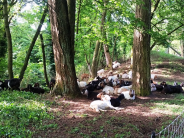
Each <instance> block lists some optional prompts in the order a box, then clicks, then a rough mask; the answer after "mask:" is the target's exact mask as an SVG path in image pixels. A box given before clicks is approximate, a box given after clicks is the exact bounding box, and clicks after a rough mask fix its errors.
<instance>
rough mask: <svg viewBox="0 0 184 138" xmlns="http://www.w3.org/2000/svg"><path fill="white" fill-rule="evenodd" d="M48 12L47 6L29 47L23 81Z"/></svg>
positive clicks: (20, 76) (22, 69) (21, 77)
mask: <svg viewBox="0 0 184 138" xmlns="http://www.w3.org/2000/svg"><path fill="white" fill-rule="evenodd" d="M47 12H48V7H47V6H46V7H45V10H44V12H43V15H42V18H41V20H40V24H39V26H38V28H37V31H36V33H35V35H34V37H33V39H32V42H31V44H30V47H29V49H28V52H27V55H26V58H25V61H24V65H23V66H22V68H21V71H20V75H19V78H20V79H23V76H24V73H25V70H26V68H27V65H28V61H29V58H30V55H31V51H32V49H33V47H34V44H35V42H36V40H37V38H38V35H39V34H40V30H41V28H42V25H43V22H44V20H45V17H46V15H47Z"/></svg>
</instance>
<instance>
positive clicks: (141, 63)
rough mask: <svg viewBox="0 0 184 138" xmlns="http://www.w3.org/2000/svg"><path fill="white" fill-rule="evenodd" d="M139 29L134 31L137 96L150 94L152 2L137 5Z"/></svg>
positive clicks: (134, 87) (133, 70)
mask: <svg viewBox="0 0 184 138" xmlns="http://www.w3.org/2000/svg"><path fill="white" fill-rule="evenodd" d="M135 17H136V19H137V28H136V29H135V30H134V41H133V68H132V78H133V80H132V83H133V86H132V87H133V89H134V90H135V92H136V94H137V95H140V96H147V95H149V93H150V35H149V32H150V25H151V1H150V0H141V4H140V3H139V4H138V3H137V4H136V15H135Z"/></svg>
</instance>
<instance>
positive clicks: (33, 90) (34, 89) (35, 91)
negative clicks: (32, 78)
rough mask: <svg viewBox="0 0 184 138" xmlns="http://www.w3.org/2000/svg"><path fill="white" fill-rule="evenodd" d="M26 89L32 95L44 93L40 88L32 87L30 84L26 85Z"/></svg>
mask: <svg viewBox="0 0 184 138" xmlns="http://www.w3.org/2000/svg"><path fill="white" fill-rule="evenodd" d="M27 88H28V89H29V91H30V92H32V93H38V94H43V93H44V89H42V88H40V87H32V86H31V84H28V86H27Z"/></svg>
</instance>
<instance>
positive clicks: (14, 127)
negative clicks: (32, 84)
mask: <svg viewBox="0 0 184 138" xmlns="http://www.w3.org/2000/svg"><path fill="white" fill-rule="evenodd" d="M41 99H42V97H41V96H40V95H38V94H32V93H30V92H18V91H13V92H12V91H1V92H0V137H26V138H27V137H32V135H33V133H34V132H33V128H34V129H46V128H53V127H56V125H55V124H50V125H49V124H47V125H43V124H42V122H43V121H44V120H48V119H53V116H52V115H49V114H48V113H47V108H48V107H47V104H46V102H44V101H42V100H41Z"/></svg>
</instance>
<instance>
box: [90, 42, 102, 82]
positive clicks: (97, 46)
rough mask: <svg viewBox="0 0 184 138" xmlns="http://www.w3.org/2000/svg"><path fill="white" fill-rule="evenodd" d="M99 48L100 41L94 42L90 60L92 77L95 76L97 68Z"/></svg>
mask: <svg viewBox="0 0 184 138" xmlns="http://www.w3.org/2000/svg"><path fill="white" fill-rule="evenodd" d="M99 49H100V42H99V41H97V42H96V46H95V51H94V54H93V61H92V67H91V72H92V78H95V77H96V76H97V69H98V53H99V52H100V51H99Z"/></svg>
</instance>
